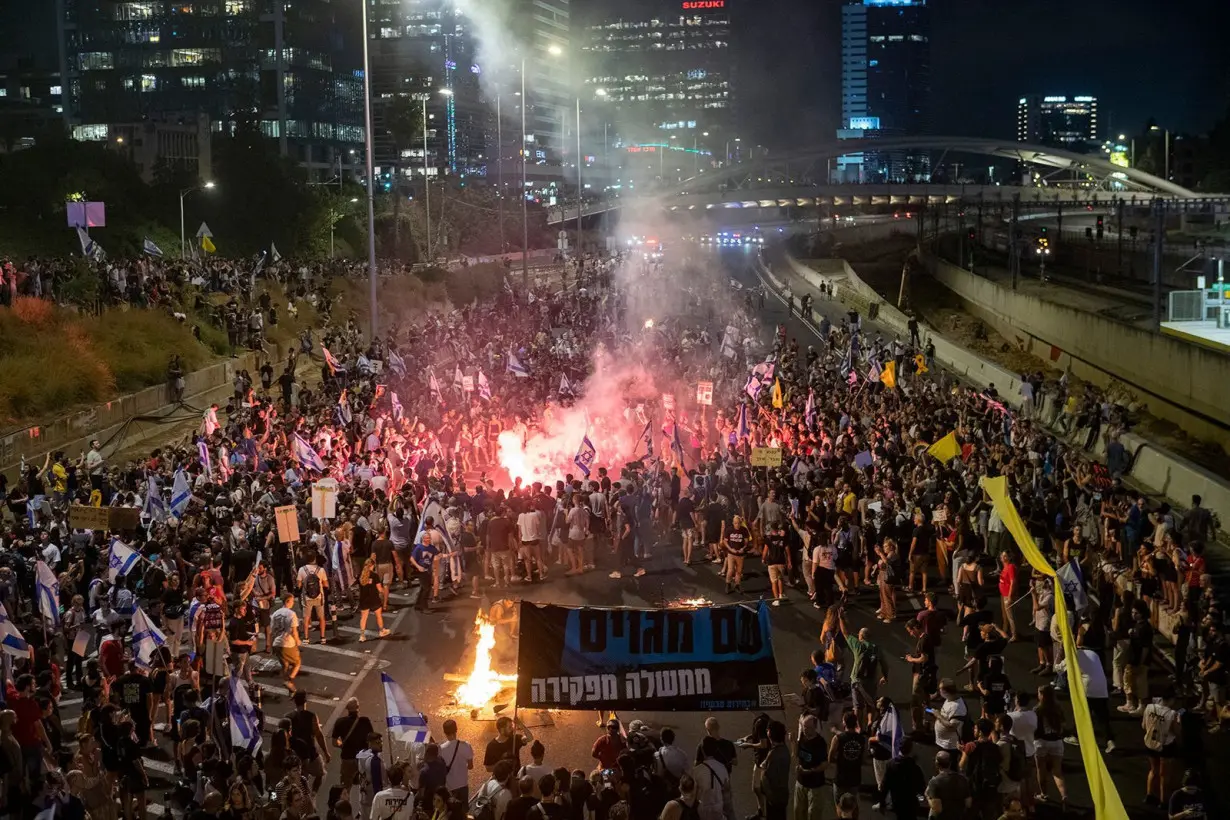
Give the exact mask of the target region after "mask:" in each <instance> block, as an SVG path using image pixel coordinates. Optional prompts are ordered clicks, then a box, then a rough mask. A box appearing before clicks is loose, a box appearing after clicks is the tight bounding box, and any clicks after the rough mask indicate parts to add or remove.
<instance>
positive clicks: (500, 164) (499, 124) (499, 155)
mask: <svg viewBox="0 0 1230 820" xmlns="http://www.w3.org/2000/svg"><path fill="white" fill-rule="evenodd" d="M495 144H496V149H495V150H496V160H495V163H496V169H497V170H496V174H497V176H498V177H499V184H498V185H497V186H496V189H495V190H496V195H495V207H496V214H497V216H498V218H499V220H500V253H501V254H503V253H504V251H505V244H504V122H503V120H502V119H501V118H500V95H499V94H496V95H495Z"/></svg>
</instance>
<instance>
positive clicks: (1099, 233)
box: [1098, 214, 1102, 239]
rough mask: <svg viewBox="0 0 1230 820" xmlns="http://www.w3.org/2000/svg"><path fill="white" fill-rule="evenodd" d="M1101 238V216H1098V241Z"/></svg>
mask: <svg viewBox="0 0 1230 820" xmlns="http://www.w3.org/2000/svg"><path fill="white" fill-rule="evenodd" d="M1101 238H1102V216H1101V215H1100V214H1099V215H1098V239H1101Z"/></svg>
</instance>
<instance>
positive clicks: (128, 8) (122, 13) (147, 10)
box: [104, 2, 162, 139]
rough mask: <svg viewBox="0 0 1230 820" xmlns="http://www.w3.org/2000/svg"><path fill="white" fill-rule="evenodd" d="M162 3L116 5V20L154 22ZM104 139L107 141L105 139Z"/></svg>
mask: <svg viewBox="0 0 1230 820" xmlns="http://www.w3.org/2000/svg"><path fill="white" fill-rule="evenodd" d="M161 5H162V4H161V3H153V2H144V3H116V4H115V12H114V14H115V19H116V20H152V19H154V12H155V10H156V9H157V7H158V6H161ZM104 139H106V138H105V137H104Z"/></svg>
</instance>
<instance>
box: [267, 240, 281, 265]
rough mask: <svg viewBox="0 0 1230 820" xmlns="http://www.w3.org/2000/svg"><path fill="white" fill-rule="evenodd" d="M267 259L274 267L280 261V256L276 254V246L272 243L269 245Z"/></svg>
mask: <svg viewBox="0 0 1230 820" xmlns="http://www.w3.org/2000/svg"><path fill="white" fill-rule="evenodd" d="M269 258H271V259H272V260H273V264H275V265H276V264H277V263H279V262H281V261H282V254H280V253H278V246H277V245H275V244H273V243H272V242H270V243H269Z"/></svg>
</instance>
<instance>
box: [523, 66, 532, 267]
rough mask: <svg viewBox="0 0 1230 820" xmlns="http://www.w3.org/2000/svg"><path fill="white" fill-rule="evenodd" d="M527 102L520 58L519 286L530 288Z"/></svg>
mask: <svg viewBox="0 0 1230 820" xmlns="http://www.w3.org/2000/svg"><path fill="white" fill-rule="evenodd" d="M528 104H529V101H528V100H527V99H526V97H525V57H522V58H521V284H522V286H523V287H525V288H529V286H530V258H529V253H530V214H529V206H528V205H527V204H526V201H525V189H526V188H527V187H529V177H528V170H527V168H526V165H525V163H526V149H525V136H526V134H525V108H526V106H527V105H528Z"/></svg>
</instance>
